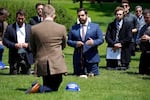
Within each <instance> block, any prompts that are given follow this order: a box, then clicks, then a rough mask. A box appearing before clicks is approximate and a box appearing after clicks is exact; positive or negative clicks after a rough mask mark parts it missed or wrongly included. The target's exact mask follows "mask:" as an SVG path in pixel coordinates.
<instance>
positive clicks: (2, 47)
mask: <svg viewBox="0 0 150 100" xmlns="http://www.w3.org/2000/svg"><path fill="white" fill-rule="evenodd" d="M3 52H4V46H3V45H0V61H2V57H3Z"/></svg>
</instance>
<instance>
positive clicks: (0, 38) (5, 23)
mask: <svg viewBox="0 0 150 100" xmlns="http://www.w3.org/2000/svg"><path fill="white" fill-rule="evenodd" d="M7 26H8V23H7V22H6V21H4V22H3V30H2V31H0V41H2V38H3V35H4V33H5V31H6V28H7Z"/></svg>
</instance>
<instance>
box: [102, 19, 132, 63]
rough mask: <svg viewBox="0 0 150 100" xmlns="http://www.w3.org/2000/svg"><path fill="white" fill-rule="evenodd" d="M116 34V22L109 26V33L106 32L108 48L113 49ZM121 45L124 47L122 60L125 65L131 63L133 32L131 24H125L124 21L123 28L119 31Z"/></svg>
mask: <svg viewBox="0 0 150 100" xmlns="http://www.w3.org/2000/svg"><path fill="white" fill-rule="evenodd" d="M116 33H117V27H116V23H115V20H114V21H113V22H112V23H110V24H109V25H108V28H107V32H106V36H105V39H106V42H107V43H108V47H113V46H114V44H115V43H116V41H115V39H116ZM118 38H119V41H118V42H119V43H121V45H122V54H121V60H122V62H123V63H129V61H130V54H131V53H130V49H129V45H130V43H131V41H132V32H131V26H130V23H128V22H125V21H124V20H123V24H122V28H121V29H120V31H119V36H118Z"/></svg>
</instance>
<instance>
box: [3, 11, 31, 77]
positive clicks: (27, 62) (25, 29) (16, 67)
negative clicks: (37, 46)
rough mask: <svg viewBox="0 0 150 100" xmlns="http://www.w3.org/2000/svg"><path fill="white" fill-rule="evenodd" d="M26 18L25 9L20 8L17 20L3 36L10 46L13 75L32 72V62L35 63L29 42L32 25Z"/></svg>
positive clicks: (5, 42) (6, 43) (10, 62)
mask: <svg viewBox="0 0 150 100" xmlns="http://www.w3.org/2000/svg"><path fill="white" fill-rule="evenodd" d="M25 19H26V14H25V11H24V10H23V9H20V10H18V11H17V12H16V22H15V23H13V24H11V25H8V27H7V29H6V31H5V34H4V37H3V44H4V45H5V46H6V47H7V48H9V61H8V62H9V64H10V74H12V75H14V74H20V73H21V74H30V68H31V64H33V55H32V52H31V48H30V44H29V37H30V33H31V26H30V25H29V24H27V23H25ZM20 67H21V71H20Z"/></svg>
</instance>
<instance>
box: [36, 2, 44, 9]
mask: <svg viewBox="0 0 150 100" xmlns="http://www.w3.org/2000/svg"><path fill="white" fill-rule="evenodd" d="M39 5H43V6H44V4H43V3H37V4H36V5H35V8H37V7H38V6H39Z"/></svg>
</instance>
